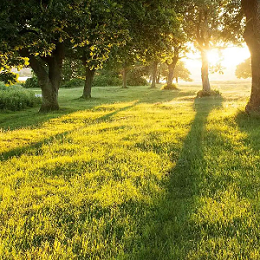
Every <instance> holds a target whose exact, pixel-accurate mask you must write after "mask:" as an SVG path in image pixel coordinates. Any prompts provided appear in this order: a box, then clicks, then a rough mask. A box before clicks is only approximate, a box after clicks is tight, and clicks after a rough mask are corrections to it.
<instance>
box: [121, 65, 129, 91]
mask: <svg viewBox="0 0 260 260" xmlns="http://www.w3.org/2000/svg"><path fill="white" fill-rule="evenodd" d="M127 72H128V71H127V67H124V68H123V72H122V77H123V87H122V88H127Z"/></svg>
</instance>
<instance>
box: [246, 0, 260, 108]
mask: <svg viewBox="0 0 260 260" xmlns="http://www.w3.org/2000/svg"><path fill="white" fill-rule="evenodd" d="M242 8H243V11H244V13H245V15H246V21H247V22H246V30H245V33H244V38H245V40H246V43H247V45H248V48H249V50H250V53H251V69H252V88H251V96H250V99H249V102H248V104H247V105H246V111H247V112H248V113H250V112H258V113H259V112H260V70H259V68H260V52H259V50H260V0H242Z"/></svg>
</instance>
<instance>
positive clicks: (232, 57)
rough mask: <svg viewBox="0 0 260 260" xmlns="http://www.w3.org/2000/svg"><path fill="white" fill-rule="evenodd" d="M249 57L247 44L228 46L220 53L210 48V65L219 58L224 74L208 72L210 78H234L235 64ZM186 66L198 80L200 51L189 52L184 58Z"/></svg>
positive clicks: (195, 79) (194, 78)
mask: <svg viewBox="0 0 260 260" xmlns="http://www.w3.org/2000/svg"><path fill="white" fill-rule="evenodd" d="M249 57H250V52H249V50H248V48H247V46H244V47H243V48H240V47H229V48H227V49H225V50H223V51H222V55H221V56H220V55H219V51H218V50H216V49H215V50H212V51H210V52H209V53H208V58H209V62H210V65H214V64H216V63H217V62H218V61H219V60H221V64H222V66H223V67H224V70H223V71H224V75H220V74H219V73H213V74H210V80H218V81H219V80H224V81H226V80H236V79H237V78H236V76H235V70H236V66H237V65H238V64H239V63H241V62H243V61H244V60H245V59H247V58H249ZM184 62H185V63H186V67H187V68H188V69H189V71H190V72H191V74H192V75H191V78H192V79H193V80H194V81H195V82H197V81H200V79H201V78H200V68H201V58H200V53H195V54H193V53H192V54H189V55H188V59H185V60H184Z"/></svg>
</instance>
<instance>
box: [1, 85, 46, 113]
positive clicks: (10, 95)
mask: <svg viewBox="0 0 260 260" xmlns="http://www.w3.org/2000/svg"><path fill="white" fill-rule="evenodd" d="M40 103H41V99H40V98H39V97H36V96H35V93H34V92H32V91H28V90H25V89H24V88H23V87H21V86H20V85H12V86H8V87H6V86H5V85H4V84H3V83H2V84H0V109H2V110H3V109H4V110H12V111H17V110H21V109H24V108H27V107H33V106H36V105H39V104H40Z"/></svg>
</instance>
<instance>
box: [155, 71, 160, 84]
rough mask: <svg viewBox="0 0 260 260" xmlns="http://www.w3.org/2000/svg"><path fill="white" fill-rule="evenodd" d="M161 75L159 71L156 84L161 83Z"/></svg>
mask: <svg viewBox="0 0 260 260" xmlns="http://www.w3.org/2000/svg"><path fill="white" fill-rule="evenodd" d="M160 79H161V75H160V73H158V76H157V77H156V84H160Z"/></svg>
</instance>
